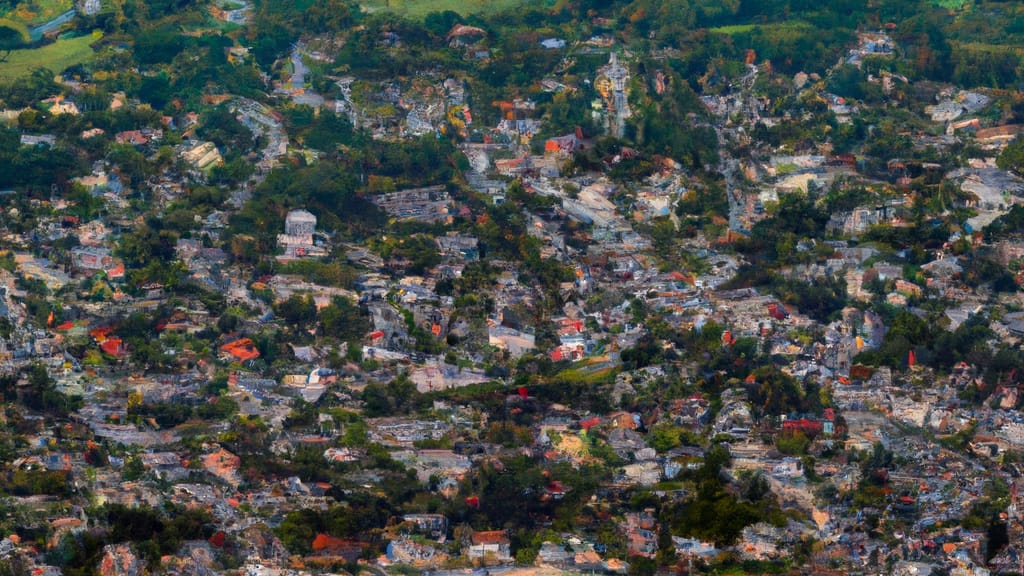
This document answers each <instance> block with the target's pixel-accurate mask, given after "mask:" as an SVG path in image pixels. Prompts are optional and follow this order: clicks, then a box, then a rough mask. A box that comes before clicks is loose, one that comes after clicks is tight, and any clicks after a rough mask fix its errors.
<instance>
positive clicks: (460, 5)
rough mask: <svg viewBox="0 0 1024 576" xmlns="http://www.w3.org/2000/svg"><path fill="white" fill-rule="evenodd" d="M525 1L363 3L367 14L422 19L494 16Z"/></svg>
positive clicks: (396, 0) (391, 0)
mask: <svg viewBox="0 0 1024 576" xmlns="http://www.w3.org/2000/svg"><path fill="white" fill-rule="evenodd" d="M523 4H525V2H523V0H368V1H367V2H364V3H362V8H363V9H364V10H366V11H367V12H379V11H382V10H383V11H390V12H395V13H397V14H401V15H403V16H406V17H408V18H414V19H422V18H424V17H425V16H426V15H427V14H430V13H431V12H444V11H446V10H451V11H452V12H458V13H459V14H462V15H463V16H465V15H467V14H494V13H497V12H502V11H504V10H512V9H514V8H519V7H520V6H522V5H523Z"/></svg>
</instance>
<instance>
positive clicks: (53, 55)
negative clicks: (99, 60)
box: [0, 34, 99, 82]
mask: <svg viewBox="0 0 1024 576" xmlns="http://www.w3.org/2000/svg"><path fill="white" fill-rule="evenodd" d="M98 38H99V36H94V35H92V34H87V35H85V36H79V37H78V38H70V39H67V40H57V41H56V42H54V43H53V44H50V45H48V46H43V47H42V48H34V49H31V50H15V51H14V52H11V55H10V56H9V57H8V58H7V61H6V62H2V63H0V81H2V82H7V81H10V80H14V79H16V78H20V77H22V76H26V75H28V74H29V73H31V72H32V70H34V69H36V68H48V69H50V70H52V71H53V72H54V73H59V72H61V71H62V70H64V69H65V68H67V67H68V66H73V65H75V64H81V63H83V62H88V61H89V60H90V59H92V57H93V54H94V53H93V51H92V48H90V47H89V45H90V44H92V43H93V42H95V41H96V40H97V39H98Z"/></svg>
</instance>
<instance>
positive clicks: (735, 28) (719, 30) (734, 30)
mask: <svg viewBox="0 0 1024 576" xmlns="http://www.w3.org/2000/svg"><path fill="white" fill-rule="evenodd" d="M809 26H810V25H809V24H808V23H806V22H799V21H793V22H779V23H775V24H734V25H732V26H718V27H716V28H708V32H714V33H716V34H728V35H730V36H731V35H733V34H745V33H747V32H753V31H754V30H757V29H770V28H775V29H780V30H784V29H786V28H789V29H792V30H801V29H805V28H808V27H809Z"/></svg>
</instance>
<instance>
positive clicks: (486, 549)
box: [469, 530, 512, 562]
mask: <svg viewBox="0 0 1024 576" xmlns="http://www.w3.org/2000/svg"><path fill="white" fill-rule="evenodd" d="M471 539H472V542H473V543H472V545H470V547H469V557H470V558H471V559H475V558H493V559H495V560H497V561H499V562H508V561H510V560H512V556H511V550H512V549H511V544H510V542H509V539H508V534H506V533H505V531H504V530H485V531H480V532H473V536H472V538H471Z"/></svg>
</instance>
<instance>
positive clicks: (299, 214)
mask: <svg viewBox="0 0 1024 576" xmlns="http://www.w3.org/2000/svg"><path fill="white" fill-rule="evenodd" d="M315 231H316V216H314V215H313V214H312V213H310V212H307V211H306V210H292V211H291V212H289V213H288V216H286V217H285V219H284V233H285V234H288V235H291V236H302V235H306V234H310V235H311V234H313V232H315Z"/></svg>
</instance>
